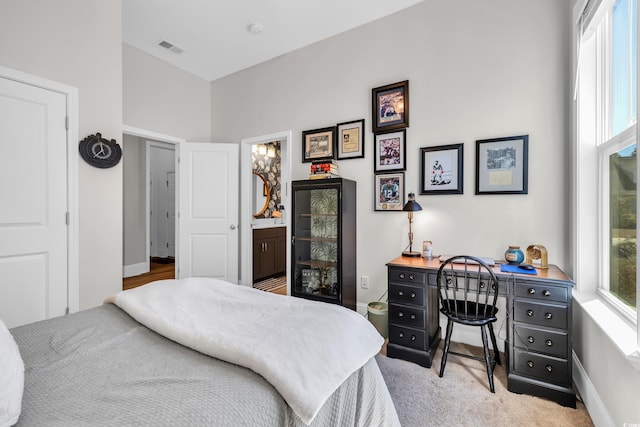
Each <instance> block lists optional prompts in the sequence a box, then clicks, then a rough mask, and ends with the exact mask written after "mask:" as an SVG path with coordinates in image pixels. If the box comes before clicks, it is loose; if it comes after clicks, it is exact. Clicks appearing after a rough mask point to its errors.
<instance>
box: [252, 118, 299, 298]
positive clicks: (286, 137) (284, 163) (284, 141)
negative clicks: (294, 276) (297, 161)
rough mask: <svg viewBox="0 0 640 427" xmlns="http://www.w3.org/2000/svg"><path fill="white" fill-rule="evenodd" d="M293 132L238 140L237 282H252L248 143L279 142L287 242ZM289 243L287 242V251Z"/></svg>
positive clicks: (287, 268)
mask: <svg viewBox="0 0 640 427" xmlns="http://www.w3.org/2000/svg"><path fill="white" fill-rule="evenodd" d="M292 136H293V132H292V131H291V130H286V131H280V132H275V133H271V134H267V135H260V136H255V137H251V138H244V139H242V140H241V141H240V194H244V195H245V196H244V197H241V198H240V200H241V201H240V266H241V268H240V270H241V271H240V273H241V274H240V280H239V284H241V285H244V286H249V287H251V286H253V227H252V219H253V212H252V209H251V205H252V203H251V202H252V200H251V197H248V196H246V195H248V194H252V193H251V183H252V179H253V174H252V173H251V172H252V171H251V146H252V145H254V144H265V143H267V142H272V141H276V140H277V141H279V142H280V150H281V155H280V161H281V164H280V180H281V183H282V185H281V201H280V203H281V204H282V205H283V206H285V210H284V212H285V213H284V217H285V221H284V223H285V226H286V227H287V242H290V241H291V227H290V226H289V225H290V221H289V216H290V215H289V210H290V207H291V203H290V200H289V198H290V196H289V187H290V184H291V151H292V147H291V143H292ZM288 252H289V244H288V243H287V253H288ZM290 258H291V257H290V256H287V267H286V274H287V276H289V271H290V269H291V259H290ZM289 282H290V280H287V294H290V291H289V286H290V283H289Z"/></svg>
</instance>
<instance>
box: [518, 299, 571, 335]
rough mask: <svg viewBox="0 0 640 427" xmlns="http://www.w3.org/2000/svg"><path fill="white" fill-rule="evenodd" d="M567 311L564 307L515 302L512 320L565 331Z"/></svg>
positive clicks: (531, 302)
mask: <svg viewBox="0 0 640 427" xmlns="http://www.w3.org/2000/svg"><path fill="white" fill-rule="evenodd" d="M568 316H569V310H567V306H565V305H551V304H541V303H537V302H533V301H515V302H514V304H513V319H514V320H515V321H517V322H524V323H531V324H534V325H541V326H547V327H549V328H558V329H567V323H568V322H567V318H568Z"/></svg>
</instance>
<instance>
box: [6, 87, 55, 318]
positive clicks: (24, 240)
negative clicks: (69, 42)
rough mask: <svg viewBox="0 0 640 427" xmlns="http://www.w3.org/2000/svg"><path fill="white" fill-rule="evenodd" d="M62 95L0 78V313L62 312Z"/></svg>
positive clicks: (20, 315) (11, 315) (44, 314)
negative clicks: (0, 155)
mask: <svg viewBox="0 0 640 427" xmlns="http://www.w3.org/2000/svg"><path fill="white" fill-rule="evenodd" d="M66 111H67V101H66V96H65V95H64V94H62V93H59V92H54V91H51V90H47V89H42V88H40V87H36V86H31V85H28V84H24V83H19V82H16V81H13V80H9V79H6V78H0V150H1V152H2V157H1V159H2V160H1V163H0V164H1V165H2V167H0V182H2V185H1V186H0V201H1V202H0V277H1V278H2V280H0V318H2V319H3V320H4V322H5V323H6V324H7V325H8V326H9V327H14V326H18V325H22V324H26V323H30V322H34V321H38V320H43V319H47V318H49V317H54V316H59V315H63V314H65V311H66V309H67V307H68V297H67V294H68V270H67V246H68V240H67V239H68V238H67V219H66V217H67V209H68V204H67V130H66V125H65V122H66Z"/></svg>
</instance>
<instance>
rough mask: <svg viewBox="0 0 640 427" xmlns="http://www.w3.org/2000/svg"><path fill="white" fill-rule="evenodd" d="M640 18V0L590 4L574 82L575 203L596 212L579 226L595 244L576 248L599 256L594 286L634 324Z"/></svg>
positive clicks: (594, 0) (581, 237)
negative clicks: (639, 24)
mask: <svg viewBox="0 0 640 427" xmlns="http://www.w3.org/2000/svg"><path fill="white" fill-rule="evenodd" d="M637 16H638V15H637V0H599V1H598V0H588V1H587V2H586V6H585V11H584V13H583V14H582V16H581V17H580V19H579V21H578V26H577V31H578V37H577V38H578V45H579V47H578V50H579V59H578V67H579V74H578V77H577V81H576V83H577V92H576V95H577V105H578V113H577V147H578V150H577V151H578V156H577V169H578V171H579V172H578V173H577V175H576V180H577V182H578V184H577V190H578V191H577V193H578V199H580V201H579V202H578V204H577V206H578V210H586V209H593V211H594V212H595V215H594V218H593V221H592V222H590V223H589V222H588V221H586V222H582V223H581V224H580V225H579V226H578V227H579V228H578V229H577V234H578V237H577V239H578V245H579V247H581V249H582V245H583V243H584V242H589V243H591V244H592V245H593V244H595V246H596V247H597V249H593V250H579V252H580V255H579V258H580V257H593V258H595V259H597V260H598V262H597V263H596V264H597V265H596V266H595V267H593V268H594V269H597V271H596V270H594V271H593V272H594V273H595V274H594V276H595V278H596V283H594V287H595V288H596V289H595V290H597V292H598V294H599V295H600V296H601V297H602V299H603V300H605V301H607V302H608V303H609V304H610V305H611V306H612V307H613V308H614V309H615V310H617V311H618V312H619V313H620V314H622V315H624V317H625V318H627V319H628V320H630V321H631V322H633V323H635V324H637V304H638V303H637V300H638V292H637V290H638V279H637V275H636V266H637V256H636V235H637V230H638V226H637V221H636V207H637V172H638V158H637V145H636V143H637V125H636V121H637V108H636V107H637V80H638V76H637V62H638V61H637V21H638V18H637ZM589 172H590V173H592V174H593V175H594V177H593V178H589V177H588V173H589ZM589 193H592V194H589ZM589 234H591V235H593V236H592V238H589V237H586V236H588V235H589ZM585 263H586V260H581V261H579V265H585Z"/></svg>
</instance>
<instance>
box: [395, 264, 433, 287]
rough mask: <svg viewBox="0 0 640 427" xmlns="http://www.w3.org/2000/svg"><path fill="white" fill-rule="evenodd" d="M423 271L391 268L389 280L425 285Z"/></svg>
mask: <svg viewBox="0 0 640 427" xmlns="http://www.w3.org/2000/svg"><path fill="white" fill-rule="evenodd" d="M424 279H425V273H424V272H423V271H413V270H404V269H401V268H390V269H389V282H404V283H415V284H417V285H423V284H424V283H425V280H424Z"/></svg>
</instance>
